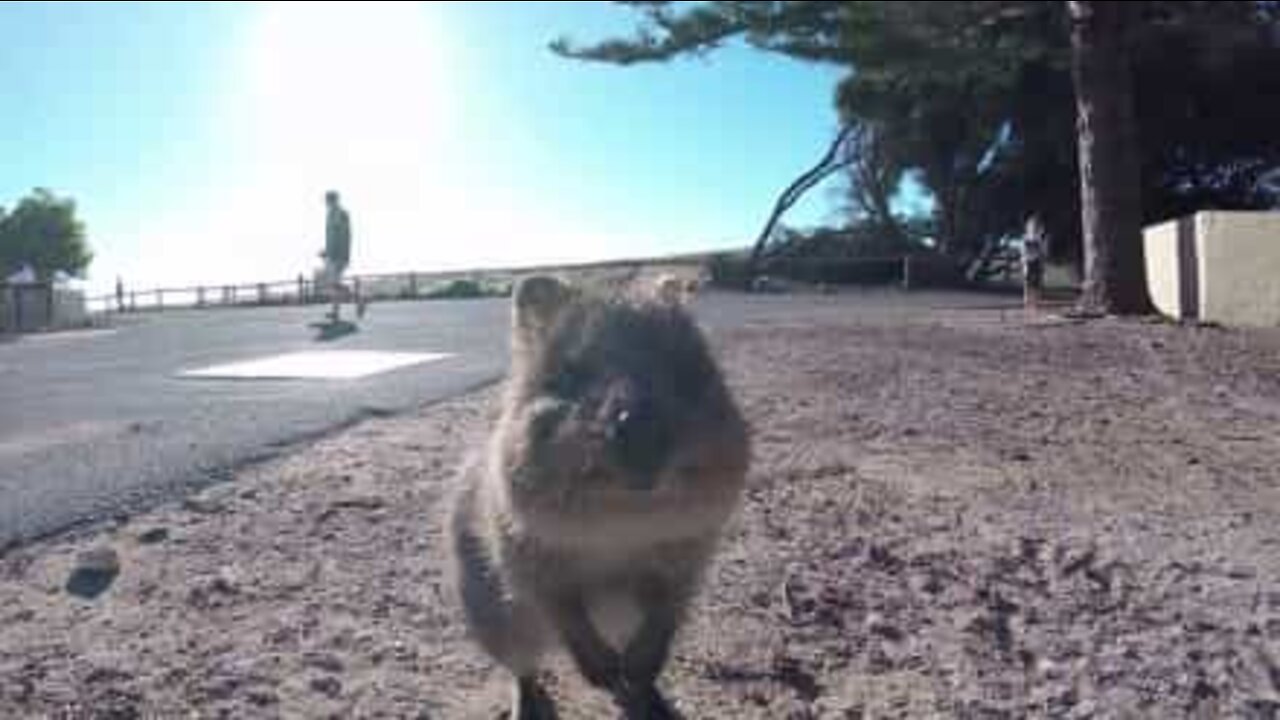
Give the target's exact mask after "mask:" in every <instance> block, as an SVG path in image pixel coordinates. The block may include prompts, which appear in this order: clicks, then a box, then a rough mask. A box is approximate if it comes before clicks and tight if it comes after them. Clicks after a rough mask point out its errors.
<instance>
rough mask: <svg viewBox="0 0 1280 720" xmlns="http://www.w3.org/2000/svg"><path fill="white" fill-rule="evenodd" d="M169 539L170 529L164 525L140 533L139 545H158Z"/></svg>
mask: <svg viewBox="0 0 1280 720" xmlns="http://www.w3.org/2000/svg"><path fill="white" fill-rule="evenodd" d="M168 539H169V528H167V527H164V526H163V525H157V526H156V527H152V528H147V529H146V530H143V531H142V532H140V533H138V543H139V544H141V545H158V544H159V543H162V542H165V541H167V540H168Z"/></svg>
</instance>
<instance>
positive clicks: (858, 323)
mask: <svg viewBox="0 0 1280 720" xmlns="http://www.w3.org/2000/svg"><path fill="white" fill-rule="evenodd" d="M868 302H870V301H867V300H865V299H858V298H842V299H839V300H831V299H825V300H824V301H823V303H822V308H821V309H819V310H813V311H810V310H808V309H806V305H805V302H804V301H798V302H797V303H796V305H795V309H794V310H792V311H786V312H775V313H771V314H768V315H767V316H762V317H761V318H760V319H758V320H757V321H754V322H750V323H747V324H744V325H742V326H740V327H734V328H725V329H720V330H717V331H715V332H714V333H713V334H712V339H713V342H714V344H715V346H716V348H717V352H718V353H719V355H720V357H721V358H722V361H723V363H724V365H725V367H726V370H727V373H728V375H729V376H730V380H731V383H732V385H733V387H734V389H735V391H736V393H737V394H738V396H739V399H740V401H741V403H742V405H743V407H744V409H745V411H746V414H747V415H748V417H749V418H750V419H751V421H752V424H753V428H754V437H755V462H754V465H753V469H752V473H751V478H750V487H749V491H748V493H747V497H746V498H745V502H744V505H743V507H742V509H741V512H740V513H739V514H738V516H737V517H736V519H735V521H734V523H733V524H732V526H731V530H730V532H729V534H728V536H727V538H726V541H725V544H724V546H723V549H722V552H721V553H720V556H719V558H718V560H717V564H716V566H715V568H714V570H713V572H712V573H711V575H710V577H709V579H708V583H707V586H706V588H705V590H704V592H703V595H702V597H701V600H700V603H699V606H698V612H697V613H696V615H695V617H694V619H693V620H692V622H691V623H690V625H689V626H688V627H687V628H686V629H685V631H684V632H683V633H682V635H681V637H680V640H679V644H678V647H677V648H676V651H675V654H674V657H673V659H672V662H671V663H670V665H669V666H668V668H667V673H666V675H665V679H664V684H665V688H666V690H667V692H668V694H669V695H670V696H671V697H672V698H673V699H674V700H675V701H676V702H677V703H678V705H679V707H680V708H681V709H682V711H683V712H684V713H685V714H686V715H687V716H688V717H690V718H727V717H733V718H858V717H867V718H881V717H895V718H916V717H956V718H1005V717H1010V718H1012V717H1027V716H1031V717H1055V718H1056V717H1061V718H1093V717H1097V718H1128V717H1150V718H1176V717H1197V718H1218V717H1241V718H1276V717H1280V525H1278V524H1277V521H1278V520H1280V480H1278V476H1280V473H1278V472H1277V469H1276V468H1277V464H1278V461H1280V435H1278V434H1277V432H1276V430H1277V428H1278V427H1280V331H1253V332H1244V331H1227V330H1220V329H1211V328H1184V327H1176V326H1170V325H1164V324H1156V323H1145V322H1128V321H1124V322H1121V321H1097V322H1093V323H1090V324H1086V325H1070V324H1057V323H1044V324H1032V325H1028V324H1026V323H1025V322H1023V320H1022V318H1021V317H1020V316H1018V315H1017V314H1012V315H1010V314H1004V315H1001V314H999V313H996V312H993V311H984V310H964V311H960V310H956V311H925V310H917V311H912V312H900V313H884V312H863V310H864V309H866V308H865V305H866V304H867V303H868ZM494 398H495V392H494V390H493V389H492V388H491V389H489V390H486V391H482V392H479V393H477V394H474V395H472V396H469V397H465V398H461V399H458V400H455V401H451V402H448V403H445V404H442V405H438V406H435V407H432V408H426V409H424V410H422V411H421V412H419V413H416V414H414V415H412V416H405V417H398V418H389V419H378V420H372V421H369V422H367V423H365V424H362V425H360V426H357V427H355V428H352V429H349V430H347V431H345V432H343V433H342V434H340V435H336V436H333V437H331V438H328V439H325V440H322V441H319V442H318V443H316V444H314V445H312V446H308V447H305V448H300V449H299V450H298V451H297V452H295V453H292V454H290V455H288V456H286V457H283V458H280V459H277V460H273V461H270V462H267V463H264V464H260V465H256V466H253V467H247V468H243V469H241V470H239V471H238V472H236V473H235V475H234V478H233V480H232V481H230V482H228V483H225V484H223V485H220V486H217V487H214V488H211V489H209V490H207V491H205V492H203V493H202V494H200V495H198V496H195V497H193V498H189V499H188V500H186V501H184V502H181V503H175V504H173V505H171V506H167V507H163V508H160V509H158V510H155V511H153V512H150V513H148V514H145V515H142V516H138V517H134V518H132V519H128V520H122V521H120V522H119V523H118V524H117V525H115V526H113V527H111V528H106V529H103V530H102V531H100V532H97V533H93V534H87V535H82V536H80V537H75V538H63V539H59V540H53V541H47V542H44V543H41V544H38V545H35V546H29V547H26V548H23V549H20V550H16V551H12V552H10V553H9V554H8V555H6V556H4V557H3V558H0V716H2V717H33V716H53V717H102V718H132V717H157V716H158V717H170V716H183V717H228V718H257V717H342V718H348V717H351V718H364V717H406V718H494V717H497V716H498V714H499V713H500V711H501V708H502V706H503V703H504V700H505V697H506V686H505V683H504V679H503V678H502V676H501V675H500V674H499V673H498V672H497V671H496V670H495V669H494V668H493V667H491V666H490V665H489V664H488V663H487V662H486V661H485V659H484V658H483V657H482V656H481V655H480V654H479V653H478V652H477V651H476V650H474V649H473V648H472V646H471V645H470V644H469V643H468V641H467V639H466V637H465V635H464V633H463V630H462V626H461V623H460V620H459V616H458V611H457V608H456V607H455V605H454V603H453V600H452V598H451V596H450V595H449V594H448V592H447V588H446V587H445V586H444V576H443V570H444V562H445V561H444V557H443V555H442V550H443V548H444V544H443V541H442V535H441V522H440V516H441V511H442V509H443V508H442V500H443V498H444V497H445V495H446V493H447V486H448V484H449V482H450V478H451V473H452V470H453V468H454V467H455V466H456V465H457V463H458V461H459V459H460V457H461V455H462V453H464V452H465V451H466V450H467V449H468V448H469V447H472V446H474V444H475V443H476V442H477V438H479V437H480V436H481V435H482V434H483V432H484V429H485V425H486V423H487V421H488V419H489V418H490V416H491V413H492V411H493V403H494ZM102 547H110V548H112V549H114V550H115V551H116V552H117V553H118V554H119V557H120V564H121V571H120V573H119V575H118V577H117V578H116V579H115V581H114V583H113V584H112V585H111V586H110V587H109V588H108V589H106V591H105V592H103V593H102V594H101V595H99V596H98V597H97V598H96V599H92V600H88V599H81V598H79V597H75V596H73V595H71V594H69V593H68V591H67V589H66V585H67V582H68V576H69V572H70V571H71V569H72V567H73V566H74V565H75V563H76V559H77V556H78V555H79V554H81V553H82V552H83V551H85V550H87V549H92V548H102ZM549 682H550V683H551V684H552V685H553V687H554V691H555V693H556V694H557V695H558V696H560V697H561V698H562V701H563V702H562V711H563V713H564V715H565V716H566V717H570V718H592V717H610V716H611V713H610V711H609V708H608V705H607V704H606V703H605V702H604V701H603V700H602V698H600V697H599V696H598V695H597V694H595V693H594V692H592V691H590V690H589V689H586V688H585V687H583V685H582V683H581V682H580V681H578V680H577V679H576V678H575V677H574V676H573V674H572V673H571V672H568V671H567V666H566V665H565V664H564V663H561V664H559V665H556V666H555V667H554V668H553V669H552V671H551V673H550V680H549Z"/></svg>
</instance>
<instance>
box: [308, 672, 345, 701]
mask: <svg viewBox="0 0 1280 720" xmlns="http://www.w3.org/2000/svg"><path fill="white" fill-rule="evenodd" d="M311 689H312V690H315V691H316V692H318V693H320V694H321V695H324V696H325V697H327V698H336V697H338V696H339V695H341V694H342V683H341V682H340V681H339V680H338V678H335V677H330V676H328V675H326V676H324V677H317V678H312V679H311Z"/></svg>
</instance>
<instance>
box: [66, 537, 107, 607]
mask: <svg viewBox="0 0 1280 720" xmlns="http://www.w3.org/2000/svg"><path fill="white" fill-rule="evenodd" d="M119 574H120V554H119V553H117V552H116V551H115V549H113V548H110V547H98V548H93V549H91V550H86V551H85V552H82V553H80V555H79V556H78V557H77V558H76V565H75V567H74V568H73V569H72V571H71V575H70V576H69V577H68V578H67V584H66V587H65V589H66V591H67V592H68V593H70V594H71V595H74V596H76V597H79V598H83V599H86V600H93V599H94V598H97V597H98V596H99V595H101V594H102V593H104V592H106V591H107V589H108V588H110V587H111V583H113V582H115V579H116V576H118V575H119Z"/></svg>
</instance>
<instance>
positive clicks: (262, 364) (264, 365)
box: [180, 350, 451, 380]
mask: <svg viewBox="0 0 1280 720" xmlns="http://www.w3.org/2000/svg"><path fill="white" fill-rule="evenodd" d="M447 357H451V356H450V355H449V354H447V353H408V352H381V351H377V350H319V351H309V352H296V353H286V354H284V355H272V356H269V357H264V358H258V359H255V360H247V361H244V362H235V363H227V364H225V365H213V366H211V367H205V368H198V369H194V370H186V371H183V372H182V373H180V374H181V375H182V376H183V377H191V378H230V379H249V380H267V379H271V380H279V379H308V380H311V379H320V380H329V379H338V380H349V379H354V378H362V377H367V376H369V375H376V374H378V373H383V372H388V371H390V370H397V369H399V368H404V367H409V366H411V365H419V364H421V363H427V362H435V361H437V360H443V359H445V358H447Z"/></svg>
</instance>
